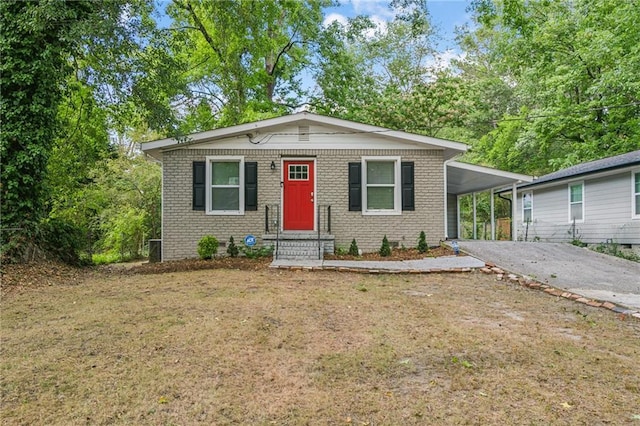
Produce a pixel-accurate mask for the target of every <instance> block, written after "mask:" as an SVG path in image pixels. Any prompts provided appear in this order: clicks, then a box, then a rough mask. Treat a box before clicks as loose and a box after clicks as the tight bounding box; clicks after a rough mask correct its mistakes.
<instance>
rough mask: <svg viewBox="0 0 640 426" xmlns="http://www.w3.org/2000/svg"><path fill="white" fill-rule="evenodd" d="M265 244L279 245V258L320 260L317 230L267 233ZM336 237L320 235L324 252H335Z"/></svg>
mask: <svg viewBox="0 0 640 426" xmlns="http://www.w3.org/2000/svg"><path fill="white" fill-rule="evenodd" d="M262 242H263V244H264V245H271V246H273V247H275V246H276V244H277V246H278V253H274V257H275V258H277V259H289V260H318V234H317V233H315V232H284V233H281V234H278V235H276V234H265V235H263V236H262ZM334 246H335V237H334V236H333V235H329V234H321V235H320V247H321V252H322V254H324V253H333V250H334Z"/></svg>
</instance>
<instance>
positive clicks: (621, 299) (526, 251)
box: [459, 241, 640, 310]
mask: <svg viewBox="0 0 640 426" xmlns="http://www.w3.org/2000/svg"><path fill="white" fill-rule="evenodd" d="M459 245H460V249H461V250H463V251H465V252H466V253H469V254H471V255H472V256H475V257H477V258H479V259H482V260H483V261H485V262H490V263H494V264H496V265H497V266H499V267H500V268H502V269H505V270H507V271H510V272H513V273H516V274H521V275H527V276H530V277H531V278H533V279H535V280H537V281H539V282H542V283H547V284H549V285H550V286H553V287H555V288H559V289H565V290H567V291H570V292H572V293H576V294H580V295H582V296H584V297H587V298H592V299H597V300H602V301H608V302H612V303H615V304H619V305H624V306H627V307H629V308H633V309H638V310H640V263H637V262H631V261H629V260H624V259H620V258H617V257H614V256H608V255H604V254H601V253H596V252H594V251H592V250H589V249H585V248H580V247H576V246H573V245H571V244H566V243H541V242H531V243H525V242H512V241H459Z"/></svg>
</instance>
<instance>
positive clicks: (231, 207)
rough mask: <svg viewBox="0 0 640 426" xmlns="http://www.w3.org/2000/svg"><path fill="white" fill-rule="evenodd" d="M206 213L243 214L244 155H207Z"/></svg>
mask: <svg viewBox="0 0 640 426" xmlns="http://www.w3.org/2000/svg"><path fill="white" fill-rule="evenodd" d="M206 173H207V195H206V197H207V213H208V214H214V215H242V214H244V190H243V189H244V157H235V156H216V157H207V172H206Z"/></svg>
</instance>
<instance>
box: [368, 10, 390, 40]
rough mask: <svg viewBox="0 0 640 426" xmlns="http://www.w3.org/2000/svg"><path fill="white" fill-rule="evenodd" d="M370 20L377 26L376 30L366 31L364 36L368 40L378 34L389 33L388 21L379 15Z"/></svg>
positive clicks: (371, 17)
mask: <svg viewBox="0 0 640 426" xmlns="http://www.w3.org/2000/svg"><path fill="white" fill-rule="evenodd" d="M369 19H371V22H373V24H374V25H375V28H371V29H369V30H367V31H365V33H364V34H365V36H366V37H367V38H373V37H374V36H375V35H376V33H378V34H385V33H386V32H387V23H388V21H386V20H385V19H383V18H381V17H379V16H378V15H373V16H370V17H369Z"/></svg>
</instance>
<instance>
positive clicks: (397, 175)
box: [142, 112, 522, 260]
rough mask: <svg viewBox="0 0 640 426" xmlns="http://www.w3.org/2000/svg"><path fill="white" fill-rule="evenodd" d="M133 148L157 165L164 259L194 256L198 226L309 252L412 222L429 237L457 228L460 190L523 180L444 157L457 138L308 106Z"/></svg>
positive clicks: (405, 235) (409, 240) (410, 240)
mask: <svg viewBox="0 0 640 426" xmlns="http://www.w3.org/2000/svg"><path fill="white" fill-rule="evenodd" d="M142 150H143V151H144V152H145V153H146V154H148V155H150V156H152V157H154V158H155V159H157V160H159V161H160V162H161V163H162V168H163V190H162V206H163V207H162V260H174V259H183V258H190V257H196V256H197V251H196V249H197V243H198V241H199V240H200V238H202V237H203V236H204V235H214V236H216V238H218V240H219V241H220V242H221V251H222V252H223V251H224V249H223V247H224V246H225V244H226V242H227V241H228V239H229V237H230V236H233V237H234V239H235V241H236V243H238V242H241V241H242V240H243V238H244V237H245V236H247V235H254V236H255V237H256V239H257V243H258V245H260V244H263V245H267V244H268V245H272V246H274V247H277V248H278V249H277V251H276V255H277V256H280V257H285V256H287V255H291V254H292V253H291V252H290V251H287V250H291V244H295V243H296V242H297V243H298V245H299V246H300V247H299V248H298V249H297V250H302V251H304V250H307V251H308V252H309V253H307V255H310V256H312V255H313V253H315V254H316V258H317V255H318V253H319V252H332V251H333V250H334V247H335V246H340V247H348V245H349V244H350V242H351V240H352V239H353V238H355V239H356V240H357V243H358V246H359V247H360V249H361V250H363V251H365V252H367V251H375V250H377V249H378V248H379V247H380V244H381V241H382V238H383V236H384V235H387V238H388V239H389V241H390V242H391V244H392V245H404V246H406V247H414V246H415V245H416V242H417V239H418V236H419V234H420V231H425V233H426V235H427V239H428V241H429V243H430V244H437V243H438V241H440V240H443V239H445V238H446V237H447V235H448V234H449V233H450V235H452V236H455V235H456V234H457V231H456V226H457V223H456V209H457V205H456V204H457V195H459V194H463V193H469V192H471V191H475V190H481V189H482V190H484V189H488V188H497V187H504V185H507V184H512V183H515V182H520V181H522V180H521V179H522V176H521V175H515V174H510V173H506V172H501V171H498V170H493V169H488V168H484V167H479V166H471V165H465V164H463V163H459V162H455V161H453V159H454V158H455V157H456V156H458V155H460V154H462V153H464V152H465V151H466V150H467V146H466V145H464V144H462V143H458V142H452V141H448V140H442V139H436V138H432V137H427V136H421V135H416V134H411V133H406V132H402V131H395V130H390V129H385V128H381V127H376V126H370V125H365V124H361V123H355V122H352V121H347V120H342V119H336V118H331V117H326V116H320V115H315V114H311V113H306V112H304V113H298V114H293V115H288V116H283V117H278V118H272V119H267V120H262V121H258V122H254V123H247V124H241V125H237V126H232V127H227V128H220V129H215V130H211V131H207V132H201V133H195V134H192V135H189V136H188V137H186V138H184V140H183V139H181V140H176V139H163V140H158V141H154V142H148V143H144V144H142ZM304 247H306V249H305V248H304ZM294 254H296V255H302V254H303V253H300V252H298V253H294Z"/></svg>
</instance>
